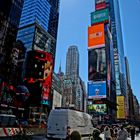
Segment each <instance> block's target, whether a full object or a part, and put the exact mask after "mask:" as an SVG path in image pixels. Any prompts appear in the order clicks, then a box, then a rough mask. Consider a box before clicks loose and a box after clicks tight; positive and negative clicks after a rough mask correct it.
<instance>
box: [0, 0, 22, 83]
mask: <svg viewBox="0 0 140 140" xmlns="http://www.w3.org/2000/svg"><path fill="white" fill-rule="evenodd" d="M22 7H23V0H15V1H12V0H8V1H7V0H0V76H1V77H3V78H4V79H5V80H6V81H9V80H10V77H9V76H10V75H12V71H11V69H10V65H11V57H10V55H11V53H12V49H13V47H14V43H15V41H16V35H17V29H18V26H19V21H20V16H21V11H22Z"/></svg>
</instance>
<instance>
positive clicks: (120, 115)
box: [117, 96, 125, 119]
mask: <svg viewBox="0 0 140 140" xmlns="http://www.w3.org/2000/svg"><path fill="white" fill-rule="evenodd" d="M117 104H118V106H117V119H125V101H124V96H117Z"/></svg>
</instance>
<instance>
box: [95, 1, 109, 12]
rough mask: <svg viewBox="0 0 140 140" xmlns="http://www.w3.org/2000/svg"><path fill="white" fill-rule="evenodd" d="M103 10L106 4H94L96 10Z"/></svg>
mask: <svg viewBox="0 0 140 140" xmlns="http://www.w3.org/2000/svg"><path fill="white" fill-rule="evenodd" d="M105 8H106V3H105V2H103V3H99V4H96V6H95V9H96V10H101V9H105Z"/></svg>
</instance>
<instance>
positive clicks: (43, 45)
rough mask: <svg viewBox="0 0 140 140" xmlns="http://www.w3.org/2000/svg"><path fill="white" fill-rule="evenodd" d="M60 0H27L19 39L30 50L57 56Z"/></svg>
mask: <svg viewBox="0 0 140 140" xmlns="http://www.w3.org/2000/svg"><path fill="white" fill-rule="evenodd" d="M58 10H59V0H25V1H24V6H23V11H22V15H21V20H20V25H19V31H18V35H17V40H21V41H22V42H23V43H24V44H25V47H26V48H27V51H28V50H32V49H33V50H42V51H45V52H50V53H51V54H52V55H53V57H54V58H55V51H56V39H57V28H58V17H59V11H58Z"/></svg>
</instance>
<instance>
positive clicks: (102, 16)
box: [91, 9, 109, 25]
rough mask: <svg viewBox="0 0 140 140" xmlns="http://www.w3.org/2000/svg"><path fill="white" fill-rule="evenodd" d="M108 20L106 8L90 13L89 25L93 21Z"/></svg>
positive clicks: (93, 22)
mask: <svg viewBox="0 0 140 140" xmlns="http://www.w3.org/2000/svg"><path fill="white" fill-rule="evenodd" d="M108 21H109V11H108V9H103V10H99V11H95V12H92V13H91V25H93V24H95V23H101V22H103V23H107V22H108Z"/></svg>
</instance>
